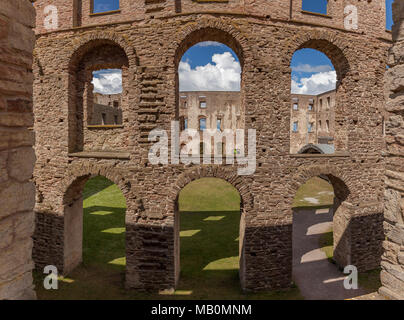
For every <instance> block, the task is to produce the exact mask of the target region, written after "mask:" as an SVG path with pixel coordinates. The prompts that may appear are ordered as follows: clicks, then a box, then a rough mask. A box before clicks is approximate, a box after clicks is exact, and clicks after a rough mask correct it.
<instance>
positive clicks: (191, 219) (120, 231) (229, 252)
mask: <svg viewBox="0 0 404 320" xmlns="http://www.w3.org/2000/svg"><path fill="white" fill-rule="evenodd" d="M83 196H84V199H85V200H84V216H83V220H84V231H83V233H84V236H83V264H82V265H81V266H79V267H77V268H76V269H75V270H74V271H73V272H72V273H71V274H69V276H68V277H66V278H60V282H59V289H58V290H45V289H43V286H42V281H43V276H44V275H42V274H41V273H39V272H35V274H34V277H35V283H36V291H37V295H38V298H39V299H302V297H301V296H300V294H299V291H298V289H297V288H292V289H290V290H287V291H279V292H266V293H259V294H244V293H243V292H242V291H241V289H240V282H239V275H238V267H239V266H238V246H239V245H238V238H239V223H240V197H239V194H238V192H237V191H236V190H235V189H234V188H233V187H232V186H231V185H230V184H228V183H226V182H224V181H222V180H220V179H214V178H205V179H201V180H198V181H194V182H193V183H191V184H189V185H188V186H186V187H185V188H184V189H183V190H182V191H181V193H180V197H179V202H180V203H179V207H180V210H181V213H180V223H181V233H180V242H181V277H180V283H179V286H178V289H177V291H176V292H175V293H174V294H170V295H163V294H147V293H140V292H136V291H134V290H125V289H124V278H125V258H124V257H125V233H124V231H125V208H126V205H125V200H124V198H123V196H122V194H121V192H120V190H119V189H118V187H117V186H116V185H114V184H112V183H111V182H110V181H108V180H107V179H105V178H103V177H96V178H93V179H91V180H89V181H88V183H87V184H86V186H85V190H84V192H83Z"/></svg>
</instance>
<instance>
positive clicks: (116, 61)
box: [68, 38, 130, 152]
mask: <svg viewBox="0 0 404 320" xmlns="http://www.w3.org/2000/svg"><path fill="white" fill-rule="evenodd" d="M129 67H130V60H129V57H128V55H127V52H126V51H125V49H124V48H123V47H122V46H121V45H120V44H119V43H118V42H116V41H114V40H110V39H105V38H99V39H91V40H90V41H87V42H85V43H84V44H82V45H81V46H80V47H79V48H78V49H77V50H76V51H74V53H73V55H72V57H71V58H70V61H69V66H68V71H69V87H68V91H69V96H68V97H69V101H68V108H69V110H68V122H69V141H68V148H69V152H77V151H83V150H84V149H85V145H86V136H87V135H97V134H96V133H93V132H92V131H91V130H88V128H87V126H86V125H84V123H87V125H91V124H93V122H92V121H93V120H92V118H93V111H94V108H95V103H94V94H93V84H92V79H93V71H96V70H100V69H121V70H122V88H123V91H122V106H121V109H122V114H123V117H127V116H128V113H129V110H128V109H129V102H128V100H129V97H128V94H129V90H128V88H129V80H128V79H129ZM120 134H121V135H124V134H125V132H124V131H123V132H122V133H120ZM88 141H89V142H90V145H89V148H90V149H91V148H94V149H100V146H99V145H97V144H95V145H94V143H91V141H94V139H93V138H90V139H88ZM88 141H87V142H88ZM103 143H107V145H109V144H110V143H109V142H105V141H104V142H103Z"/></svg>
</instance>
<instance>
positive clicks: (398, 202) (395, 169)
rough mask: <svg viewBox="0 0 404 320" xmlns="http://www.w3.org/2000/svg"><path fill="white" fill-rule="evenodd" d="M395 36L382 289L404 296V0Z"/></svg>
mask: <svg viewBox="0 0 404 320" xmlns="http://www.w3.org/2000/svg"><path fill="white" fill-rule="evenodd" d="M393 16H394V26H393V39H394V41H395V44H394V46H393V48H392V49H391V50H390V58H389V66H390V68H389V70H388V71H387V74H386V100H387V103H386V110H385V112H386V114H385V131H386V135H385V140H386V148H387V150H386V177H385V184H386V190H385V194H384V195H385V206H384V231H385V234H386V239H385V241H384V242H383V248H384V254H383V257H382V272H381V281H382V287H381V288H380V290H379V291H380V293H381V294H382V295H385V296H387V297H389V298H391V299H404V1H403V0H400V1H397V0H396V1H395V2H394V3H393Z"/></svg>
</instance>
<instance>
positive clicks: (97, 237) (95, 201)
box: [64, 175, 126, 298]
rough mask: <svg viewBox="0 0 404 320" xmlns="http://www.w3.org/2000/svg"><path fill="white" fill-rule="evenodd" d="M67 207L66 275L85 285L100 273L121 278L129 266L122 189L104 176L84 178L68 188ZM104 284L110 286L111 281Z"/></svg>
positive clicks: (65, 233)
mask: <svg viewBox="0 0 404 320" xmlns="http://www.w3.org/2000/svg"><path fill="white" fill-rule="evenodd" d="M64 208H65V209H64V274H71V275H72V277H76V278H77V279H76V280H77V282H83V286H85V281H86V279H85V278H86V277H88V278H89V279H92V278H93V277H92V276H91V275H94V276H96V275H97V273H101V274H108V275H110V277H107V278H109V279H110V280H111V279H115V281H121V280H122V279H123V275H124V273H125V265H126V259H125V212H126V201H125V197H124V195H123V193H122V191H121V190H120V188H119V187H118V186H117V185H115V184H114V183H113V182H112V181H110V180H108V179H107V178H105V177H103V176H91V175H88V176H84V177H81V178H79V179H77V180H76V181H75V182H74V183H73V184H72V185H71V186H70V187H69V188H68V190H67V192H66V194H65V197H64ZM77 267H79V268H77ZM76 268H77V269H76ZM72 271H74V272H72ZM107 278H105V279H107ZM103 282H104V280H100V281H99V282H98V283H97V285H98V286H99V285H100V284H101V283H103ZM79 285H80V284H79ZM91 285H94V283H92V284H91ZM104 285H105V286H106V287H108V286H109V283H108V281H106V282H105V283H104ZM97 292H98V294H100V291H99V290H94V294H96V293H97ZM85 294H86V293H85ZM100 298H105V296H103V297H100Z"/></svg>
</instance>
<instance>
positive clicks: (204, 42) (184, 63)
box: [176, 28, 244, 155]
mask: <svg viewBox="0 0 404 320" xmlns="http://www.w3.org/2000/svg"><path fill="white" fill-rule="evenodd" d="M242 58H243V56H242V50H241V48H240V46H239V45H238V43H237V42H236V41H235V39H233V38H232V37H231V36H230V35H229V34H227V33H226V32H223V31H221V30H216V29H211V28H206V29H202V30H198V31H196V32H194V33H193V34H191V35H189V36H188V38H187V39H186V40H184V42H183V43H182V44H181V46H180V47H179V49H178V51H177V55H176V63H177V66H178V68H177V83H178V85H177V92H176V97H177V114H176V117H177V119H182V118H185V119H187V128H188V129H192V130H196V131H199V135H200V140H201V141H202V140H203V131H204V130H219V127H220V130H226V129H228V130H233V131H234V132H235V131H236V130H237V129H244V102H243V100H244V99H243V90H242V64H243V61H242ZM226 139H227V138H226V137H224V136H223V137H222V141H213V137H212V141H211V142H210V145H211V147H212V150H211V152H210V154H211V155H215V153H216V152H217V150H218V148H216V147H215V146H216V145H217V144H218V143H222V142H225V140H226ZM205 142H206V141H205ZM182 143H186V141H180V145H181V144H182ZM233 144H234V142H233ZM189 149H190V148H182V149H180V150H189Z"/></svg>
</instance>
